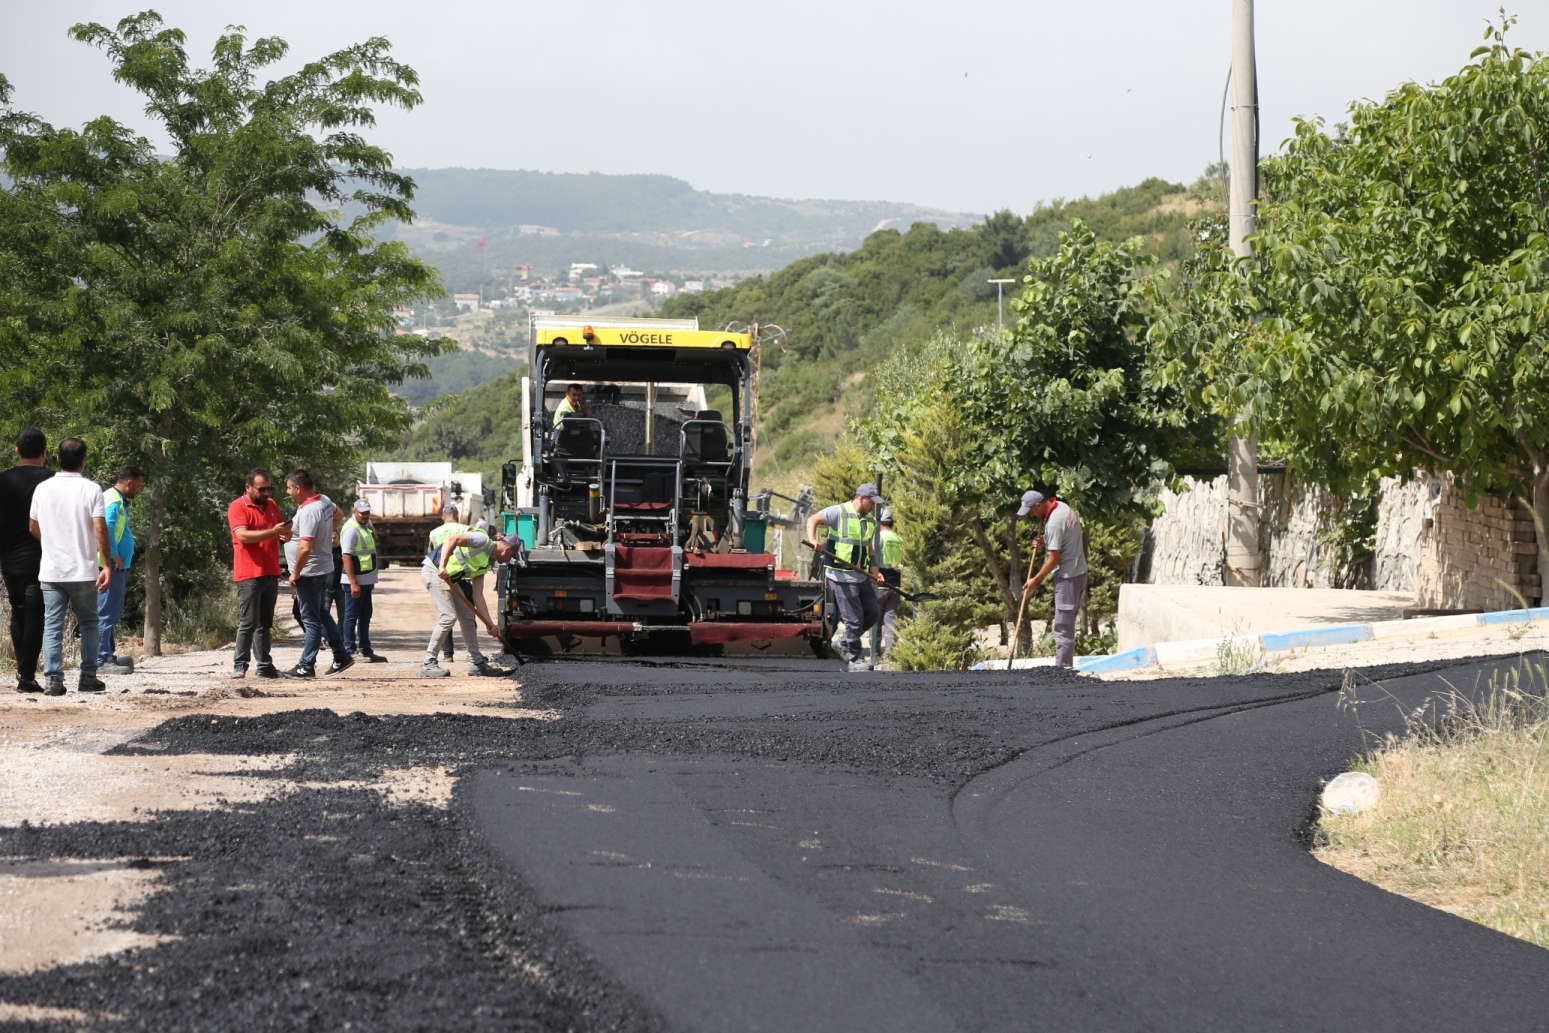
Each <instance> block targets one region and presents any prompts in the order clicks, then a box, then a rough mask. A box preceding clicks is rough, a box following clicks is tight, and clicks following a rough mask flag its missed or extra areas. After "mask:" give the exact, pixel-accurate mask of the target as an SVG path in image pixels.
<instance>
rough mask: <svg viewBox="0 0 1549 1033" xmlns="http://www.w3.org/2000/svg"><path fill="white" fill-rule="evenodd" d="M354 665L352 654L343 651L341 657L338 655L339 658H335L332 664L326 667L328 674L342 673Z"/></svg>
mask: <svg viewBox="0 0 1549 1033" xmlns="http://www.w3.org/2000/svg"><path fill="white" fill-rule="evenodd" d="M354 666H355V658H354V657H353V656H351V655H350V654H348V653H345V654H344V655H343V656H342V657H340V658H339V659H337V660H335V661H334V662H333V664H332V665H331V666H330V667H329V668H328V673H329V674H342V673H343V672H345V671H348V670H349V669H350V668H351V667H354Z"/></svg>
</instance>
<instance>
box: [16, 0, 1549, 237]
mask: <svg viewBox="0 0 1549 1033" xmlns="http://www.w3.org/2000/svg"><path fill="white" fill-rule="evenodd" d="M143 2H144V0H140V2H138V3H137V2H135V0H127V2H126V0H117V2H105V0H50V2H48V3H38V2H35V0H0V12H3V17H4V22H3V24H4V26H5V29H4V32H0V72H3V73H4V74H5V75H6V76H7V77H9V78H10V80H11V81H12V83H13V84H14V85H15V87H16V103H17V105H18V106H19V107H21V108H23V109H25V110H30V111H35V112H37V113H38V114H40V115H42V116H43V117H44V118H46V119H48V120H50V121H52V122H55V123H56V124H78V123H80V122H82V121H85V120H86V119H87V118H90V117H93V116H95V115H99V114H102V113H109V114H112V115H114V116H115V117H118V118H121V119H124V120H126V121H128V122H130V123H131V124H134V125H136V126H137V127H141V128H149V127H148V126H146V124H145V122H144V120H143V118H142V117H141V115H140V104H139V103H138V101H137V99H136V98H135V96H134V95H133V94H131V93H130V92H129V91H128V90H126V89H124V88H123V87H120V86H118V85H116V84H115V83H114V82H113V81H112V79H111V77H110V76H109V74H108V71H107V68H108V66H107V61H106V59H105V58H104V57H103V55H101V54H100V53H98V52H96V51H94V50H92V49H90V48H88V47H86V46H84V45H82V44H79V43H75V42H73V41H71V40H69V39H67V38H66V35H65V31H66V29H67V28H68V27H69V26H70V25H71V24H72V23H74V22H77V21H86V20H95V21H102V22H108V23H111V22H114V21H116V20H117V19H118V18H120V17H122V16H123V15H125V14H128V13H131V12H133V11H135V10H139V9H140V8H141V6H142V4H143ZM1499 6H1500V0H1259V3H1258V60H1259V84H1260V92H1261V97H1260V101H1261V105H1262V111H1263V132H1264V139H1265V143H1266V148H1268V149H1273V148H1276V147H1278V146H1279V142H1280V141H1281V140H1282V139H1284V138H1285V137H1286V136H1287V135H1288V134H1289V132H1290V119H1291V117H1292V116H1294V115H1311V114H1322V115H1324V116H1326V117H1328V118H1329V120H1330V121H1331V122H1332V121H1338V120H1339V119H1340V118H1341V117H1342V114H1343V112H1344V110H1345V106H1346V105H1347V104H1348V103H1349V101H1351V100H1352V99H1355V98H1359V97H1371V98H1380V97H1381V95H1382V94H1383V93H1384V92H1385V91H1386V90H1388V89H1389V88H1391V87H1392V86H1394V85H1396V84H1397V83H1399V82H1402V81H1404V80H1407V79H1415V80H1419V81H1430V80H1434V79H1437V78H1440V77H1443V76H1445V75H1447V74H1449V73H1451V72H1453V71H1455V70H1456V69H1457V68H1459V67H1460V66H1462V65H1463V64H1464V63H1465V62H1466V61H1467V59H1468V54H1469V51H1470V50H1472V49H1473V47H1475V46H1476V45H1477V44H1478V43H1479V37H1480V34H1481V32H1482V30H1483V28H1484V20H1485V19H1486V18H1488V17H1491V16H1493V15H1494V12H1495V10H1496V8H1497V7H1499ZM1511 7H1515V8H1517V10H1518V12H1519V13H1520V15H1521V21H1520V22H1519V24H1518V25H1517V28H1516V29H1515V30H1514V31H1513V33H1512V39H1513V40H1514V42H1515V43H1516V44H1517V45H1518V46H1522V47H1526V48H1528V49H1531V50H1545V49H1549V2H1546V0H1531V2H1522V0H1517V2H1516V3H1514V4H1513V3H1511V2H1508V9H1510V8H1511ZM156 10H159V11H160V12H161V13H162V15H163V16H164V17H165V18H166V20H167V21H168V23H169V24H172V25H176V26H179V27H181V28H183V29H185V30H186V31H187V32H188V33H189V36H190V40H189V43H190V49H191V52H192V53H193V54H194V55H195V56H197V57H198V58H199V59H200V61H201V63H203V61H204V59H206V58H207V57H208V54H209V49H210V44H211V43H212V42H213V40H214V38H215V35H216V33H218V32H219V31H220V30H221V29H222V28H223V27H224V26H226V25H228V24H233V23H235V24H241V25H246V26H247V27H248V30H249V33H250V35H252V36H259V35H279V36H282V37H284V38H285V39H287V40H289V41H290V43H291V45H292V52H291V53H292V57H293V58H294V59H296V60H297V61H299V60H301V59H305V58H311V57H315V56H318V55H320V54H322V53H325V52H327V51H329V50H332V49H336V48H338V47H341V46H344V45H346V44H348V43H351V42H354V41H358V40H361V39H364V38H365V37H367V36H370V35H377V34H379V35H384V36H386V37H388V38H389V39H390V40H391V41H392V42H393V43H394V45H395V52H396V54H397V55H398V57H399V58H400V59H401V60H403V61H405V62H407V63H408V64H410V65H412V66H413V67H414V68H415V69H417V70H418V71H419V73H420V76H421V78H422V89H423V92H424V94H425V98H426V102H425V104H424V105H423V106H422V107H420V108H419V109H417V110H416V111H414V112H411V113H407V114H403V113H397V112H394V113H389V114H387V115H384V116H383V117H382V119H381V122H380V125H379V127H378V129H377V130H376V131H375V133H374V134H373V138H374V139H375V140H376V141H377V142H379V143H381V144H383V145H385V146H386V147H388V148H389V149H390V150H391V151H392V152H393V154H394V155H395V156H396V158H397V160H398V162H399V164H401V165H405V166H448V165H464V166H486V167H491V168H507V169H516V168H525V169H541V170H548V171H556V172H588V171H598V172H659V173H667V174H670V175H674V176H678V177H681V178H683V179H686V180H688V181H689V182H690V183H692V184H694V186H696V187H699V188H701V189H707V190H716V191H727V192H740V193H751V194H768V195H774V196H779V197H822V198H855V199H875V200H891V201H912V202H916V203H919V204H926V205H932V206H936V207H941V208H948V209H954V210H959V211H975V212H982V211H989V210H993V209H998V208H1008V207H1009V208H1012V209H1014V210H1016V211H1019V212H1025V211H1027V210H1030V209H1031V208H1032V207H1033V206H1034V205H1035V204H1036V203H1037V202H1039V201H1040V200H1048V199H1050V198H1054V197H1075V196H1079V195H1081V194H1088V193H1098V192H1101V191H1104V190H1108V189H1111V188H1113V187H1117V186H1122V185H1125V184H1129V183H1134V182H1137V181H1139V180H1141V179H1144V178H1145V177H1147V176H1165V177H1167V178H1169V179H1173V180H1182V181H1190V180H1192V179H1193V178H1194V177H1195V176H1197V175H1198V174H1199V173H1200V171H1201V170H1202V169H1203V168H1204V166H1205V165H1206V164H1207V163H1209V162H1211V161H1214V160H1215V158H1216V153H1217V125H1218V119H1219V114H1220V103H1221V89H1222V86H1223V84H1224V80H1225V74H1226V69H1227V65H1228V59H1229V32H1230V25H1229V14H1230V3H1229V0H1087V2H1081V0H1062V2H1054V0H1007V2H1002V3H988V2H985V3H956V4H942V3H931V4H925V3H918V2H915V0H891V2H888V3H854V2H847V0H824V2H812V0H783V2H781V3H764V4H755V3H747V2H742V3H728V2H726V0H721V2H718V3H695V2H677V3H654V4H653V3H640V2H632V3H616V2H613V0H592V2H590V3H585V4H581V3H563V2H559V3H556V2H549V3H532V2H528V0H510V2H506V3H489V2H486V3H476V2H469V0H440V2H437V3H425V2H423V0H419V2H413V3H411V2H407V0H370V2H355V0H306V2H301V0H263V2H238V0H197V2H193V0H162V2H160V3H158V4H157V5H156ZM152 137H153V139H154V134H152Z"/></svg>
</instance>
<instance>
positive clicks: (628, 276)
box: [608, 265, 645, 280]
mask: <svg viewBox="0 0 1549 1033" xmlns="http://www.w3.org/2000/svg"><path fill="white" fill-rule="evenodd" d="M608 272H610V273H612V274H613V275H614V276H617V277H618V278H619V279H621V280H638V279H639V278H640V277H641V276H643V275H645V274H644V273H642V272H641V271H640V270H639V269H627V268H625V267H624V266H622V265H616V266H614V267H613V268H612V269H609V270H608Z"/></svg>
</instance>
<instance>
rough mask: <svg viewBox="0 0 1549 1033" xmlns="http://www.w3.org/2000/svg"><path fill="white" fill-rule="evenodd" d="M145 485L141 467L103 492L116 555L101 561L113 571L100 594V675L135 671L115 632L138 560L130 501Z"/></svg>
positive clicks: (127, 471)
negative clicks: (116, 645)
mask: <svg viewBox="0 0 1549 1033" xmlns="http://www.w3.org/2000/svg"><path fill="white" fill-rule="evenodd" d="M144 487H145V473H144V472H143V471H142V470H141V469H140V468H139V467H138V466H126V467H124V468H123V469H122V470H120V471H118V480H116V481H114V482H113V487H111V488H109V489H108V490H107V491H104V492H103V493H102V501H103V502H105V503H106V504H107V515H106V519H107V524H108V541H109V542H110V543H111V544H112V546H113V555H112V556H111V557H109V559H107V560H102V559H99V560H98V562H99V563H101V564H102V565H103V566H104V567H107V568H109V569H110V570H112V572H113V579H112V580H111V581H109V582H108V590H107V591H106V592H103V593H102V594H101V595H99V596H97V674H98V675H104V674H131V673H133V672H134V660H133V658H131V657H127V656H123V657H121V656H117V655H115V653H114V652H113V632H114V631H115V630H117V628H118V621H119V618H121V617H123V615H124V590H125V589H126V588H127V587H128V586H129V566H130V564H131V563H133V562H134V532H133V531H131V530H130V529H129V503H131V502H133V501H134V500H135V499H136V498H137V497H138V496H139V494H140V492H141V490H142V489H143V488H144Z"/></svg>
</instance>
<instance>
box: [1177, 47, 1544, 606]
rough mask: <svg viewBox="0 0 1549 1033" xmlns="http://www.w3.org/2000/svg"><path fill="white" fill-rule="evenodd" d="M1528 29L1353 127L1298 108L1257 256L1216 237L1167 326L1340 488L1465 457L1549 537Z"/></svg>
mask: <svg viewBox="0 0 1549 1033" xmlns="http://www.w3.org/2000/svg"><path fill="white" fill-rule="evenodd" d="M1509 25H1510V21H1509V20H1508V21H1506V22H1504V23H1503V24H1501V25H1500V26H1498V27H1494V28H1492V29H1491V30H1490V31H1489V32H1488V33H1487V35H1486V39H1487V40H1488V41H1489V42H1488V44H1487V45H1486V46H1483V47H1480V48H1479V49H1477V50H1476V51H1475V52H1474V54H1473V55H1472V56H1473V59H1474V60H1473V61H1472V62H1471V63H1470V64H1469V65H1467V66H1466V67H1464V68H1463V69H1462V70H1461V71H1459V72H1458V73H1457V74H1456V75H1453V76H1451V77H1449V78H1447V79H1445V80H1443V81H1442V82H1440V83H1438V84H1434V85H1430V86H1420V85H1416V84H1413V83H1409V84H1406V85H1404V86H1402V87H1400V88H1398V89H1397V90H1394V91H1393V92H1392V93H1390V94H1389V95H1388V96H1387V97H1386V98H1385V99H1384V100H1383V101H1382V102H1381V103H1363V104H1357V105H1354V106H1353V107H1352V108H1351V112H1350V123H1349V126H1348V128H1345V127H1340V128H1339V129H1338V130H1337V131H1336V132H1334V133H1332V134H1331V133H1329V132H1327V131H1326V130H1325V129H1324V127H1323V125H1322V123H1321V122H1300V123H1298V125H1297V127H1296V135H1295V137H1294V139H1292V140H1291V141H1290V144H1289V146H1288V147H1287V149H1286V151H1285V153H1284V154H1282V155H1280V156H1278V157H1275V158H1272V159H1270V160H1269V161H1267V162H1265V165H1264V173H1265V177H1264V178H1265V183H1266V186H1267V196H1266V199H1265V201H1264V202H1263V203H1261V205H1260V208H1259V232H1258V235H1257V238H1256V242H1255V246H1256V249H1257V254H1256V256H1255V257H1254V258H1252V259H1247V260H1243V261H1241V262H1233V261H1232V260H1231V258H1230V257H1229V255H1228V254H1227V253H1226V252H1225V250H1224V246H1222V245H1218V246H1215V247H1209V246H1207V247H1205V248H1203V249H1202V250H1201V252H1200V253H1199V256H1198V258H1197V260H1196V261H1195V262H1194V263H1193V264H1192V266H1190V267H1189V268H1187V269H1186V270H1185V277H1184V280H1185V283H1184V289H1183V290H1181V291H1179V292H1178V295H1177V297H1178V299H1179V302H1178V307H1177V310H1176V311H1175V312H1174V313H1173V314H1172V315H1171V316H1170V317H1169V318H1168V319H1166V320H1164V321H1162V322H1161V323H1159V324H1158V327H1157V330H1156V338H1157V340H1158V341H1159V342H1161V343H1163V344H1164V345H1165V346H1166V347H1167V349H1168V350H1169V352H1170V355H1171V361H1170V362H1169V364H1168V366H1167V368H1166V370H1165V373H1164V375H1163V377H1162V380H1163V381H1164V382H1167V383H1170V384H1172V385H1173V386H1175V387H1180V388H1187V389H1188V390H1190V392H1191V393H1192V394H1194V396H1195V397H1196V398H1197V399H1198V400H1199V401H1200V402H1202V403H1203V404H1205V405H1207V406H1209V407H1211V408H1213V409H1214V410H1215V411H1217V412H1219V413H1222V414H1227V413H1231V412H1235V411H1240V410H1241V409H1242V408H1244V407H1246V408H1247V409H1248V410H1249V411H1251V413H1252V416H1253V419H1254V423H1255V426H1256V429H1257V432H1258V434H1259V435H1260V438H1261V439H1262V440H1263V441H1264V442H1265V443H1266V444H1267V445H1268V446H1269V447H1271V448H1274V449H1277V450H1279V451H1281V452H1282V453H1283V454H1284V455H1285V456H1286V457H1287V458H1288V460H1289V461H1290V463H1291V464H1292V465H1293V466H1295V467H1296V468H1297V469H1299V470H1300V471H1302V472H1304V473H1305V474H1306V475H1308V476H1309V477H1311V478H1312V479H1313V480H1315V481H1317V482H1319V483H1321V484H1323V485H1325V486H1326V487H1329V488H1331V489H1334V490H1336V491H1340V492H1346V491H1352V490H1359V489H1360V488H1361V487H1362V486H1363V485H1364V484H1365V483H1367V482H1368V481H1369V480H1370V479H1371V478H1373V477H1379V476H1387V475H1398V476H1401V477H1406V478H1407V477H1409V476H1412V475H1413V473H1414V472H1415V471H1416V470H1425V471H1430V472H1444V471H1446V472H1452V473H1454V474H1456V475H1457V476H1458V477H1459V478H1460V480H1461V482H1462V483H1463V484H1464V485H1465V486H1466V488H1467V489H1468V490H1469V491H1470V492H1478V491H1482V490H1497V491H1503V492H1508V493H1516V494H1518V496H1519V497H1526V498H1530V499H1531V507H1532V510H1533V512H1534V514H1535V516H1536V517H1537V519H1538V523H1539V527H1540V528H1541V530H1540V539H1541V540H1544V539H1549V535H1545V534H1544V532H1543V530H1542V529H1543V528H1545V527H1546V526H1549V237H1546V236H1545V232H1546V229H1549V225H1546V220H1549V189H1546V187H1549V184H1546V175H1549V143H1546V141H1549V59H1545V58H1544V57H1542V56H1538V55H1532V54H1528V53H1526V52H1524V51H1522V50H1516V49H1512V48H1510V47H1508V46H1507V43H1506V31H1507V29H1508V28H1509ZM1222 244H1223V245H1224V242H1222ZM1539 577H1540V584H1541V585H1546V584H1549V549H1544V548H1540V550H1539Z"/></svg>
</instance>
